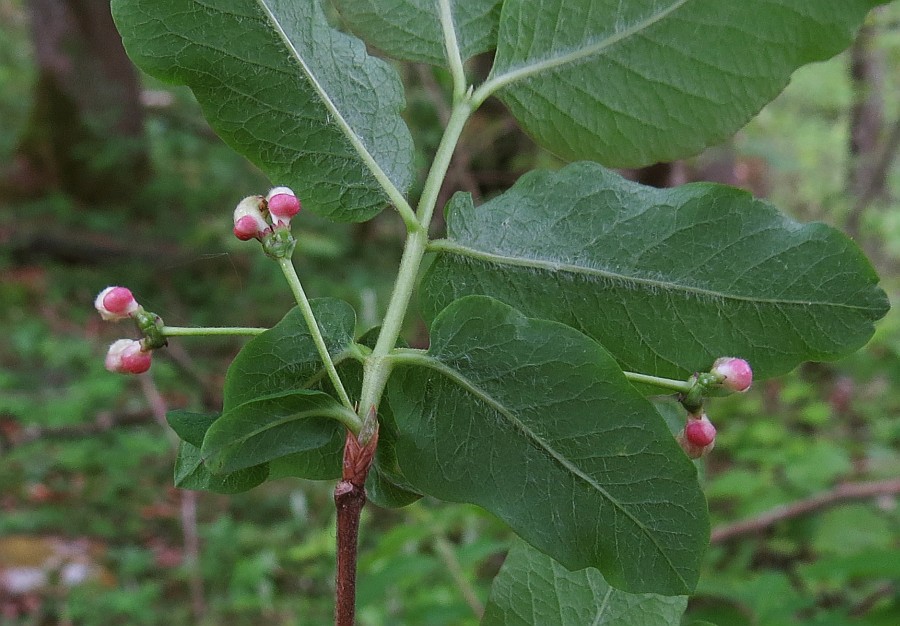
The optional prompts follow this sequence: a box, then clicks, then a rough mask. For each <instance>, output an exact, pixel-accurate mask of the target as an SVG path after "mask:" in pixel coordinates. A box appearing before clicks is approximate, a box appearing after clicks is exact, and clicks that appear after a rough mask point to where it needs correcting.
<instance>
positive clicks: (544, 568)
mask: <svg viewBox="0 0 900 626" xmlns="http://www.w3.org/2000/svg"><path fill="white" fill-rule="evenodd" d="M685 608H687V597H685V596H675V597H671V596H659V595H655V594H650V593H645V594H633V593H625V592H624V591H619V590H618V589H615V588H613V587H610V586H609V584H608V583H607V582H606V581H605V580H604V579H603V576H602V575H601V574H600V572H598V571H597V570H596V569H594V568H587V569H583V570H580V571H577V572H570V571H569V570H567V569H566V568H564V567H563V566H562V565H560V564H559V563H557V562H556V561H554V560H553V559H551V558H550V557H548V556H547V555H546V554H542V553H541V552H538V551H537V550H535V549H534V548H532V547H531V546H529V545H528V544H526V543H523V542H521V541H519V542H516V543H515V545H514V546H513V547H512V549H511V550H510V551H509V554H508V555H507V556H506V561H504V562H503V568H502V569H501V570H500V573H499V574H497V577H496V578H494V583H493V585H492V587H491V597H490V600H489V601H488V604H487V606H486V607H485V612H484V618H483V619H482V620H481V625H482V626H533V625H534V624H555V625H557V626H621V625H625V624H627V625H628V626H678V624H680V623H681V616H682V614H683V613H684V610H685Z"/></svg>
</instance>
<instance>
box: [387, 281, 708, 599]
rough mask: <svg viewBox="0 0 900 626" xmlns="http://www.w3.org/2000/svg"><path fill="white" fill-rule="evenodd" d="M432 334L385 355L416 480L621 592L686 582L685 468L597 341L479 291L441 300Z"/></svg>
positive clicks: (672, 590)
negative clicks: (419, 345) (425, 345)
mask: <svg viewBox="0 0 900 626" xmlns="http://www.w3.org/2000/svg"><path fill="white" fill-rule="evenodd" d="M431 342H432V343H431V347H430V348H429V350H428V352H427V353H426V352H419V351H400V352H399V353H396V354H395V356H394V357H393V358H394V359H395V365H394V370H393V374H392V376H391V378H390V380H389V381H388V389H387V391H388V396H389V399H390V402H391V408H392V410H393V412H394V419H395V422H396V424H397V427H398V431H399V438H398V440H397V459H398V461H399V464H400V468H401V469H402V470H403V474H404V476H405V477H406V478H407V479H408V480H409V482H410V483H411V484H412V486H413V487H414V488H416V489H418V490H420V491H422V492H423V493H426V494H430V495H432V496H435V497H437V498H441V499H443V500H449V501H453V502H470V503H473V504H478V505H480V506H482V507H484V508H486V509H487V510H489V511H491V512H492V513H494V514H496V515H497V516H499V517H500V518H501V519H503V520H504V521H506V522H507V523H508V524H509V525H510V526H511V527H512V528H513V529H514V530H515V531H516V532H517V533H518V534H519V536H521V537H522V538H523V539H525V540H526V541H528V542H529V543H530V544H531V545H533V546H535V547H537V548H538V549H540V550H542V551H544V552H546V553H547V554H549V555H551V556H552V557H553V558H554V559H556V560H558V561H560V562H561V563H563V564H564V565H565V566H566V567H568V568H570V569H578V568H584V567H596V568H598V569H600V570H601V571H602V572H603V574H604V576H605V577H606V578H607V580H608V581H610V583H611V584H614V585H616V586H617V587H621V588H623V589H625V590H628V591H631V592H653V593H663V594H670V595H671V594H683V593H687V592H689V591H690V590H691V589H692V588H693V587H694V585H695V583H696V580H697V573H698V568H699V564H700V559H701V557H702V554H703V550H704V547H705V546H706V543H707V539H708V536H709V522H708V519H707V512H706V502H705V500H704V498H703V494H702V493H701V491H700V487H699V485H698V484H697V476H696V471H695V469H694V466H693V465H692V464H691V462H690V461H689V460H688V459H687V457H686V456H685V455H684V453H683V452H682V451H681V449H680V448H679V447H678V445H677V444H676V443H675V440H674V438H673V437H672V435H671V433H669V430H668V428H667V427H666V425H665V423H664V422H663V421H662V419H661V418H660V416H659V414H658V413H657V412H656V411H655V409H654V408H653V406H652V405H651V404H650V403H649V401H647V400H646V399H645V398H644V397H643V396H641V395H640V394H639V393H638V392H637V391H636V390H635V389H634V388H633V387H632V386H631V385H630V384H629V383H628V381H627V380H626V379H625V377H624V375H623V374H622V372H621V370H619V368H618V366H617V365H616V363H615V361H614V360H613V358H612V357H611V356H610V355H609V354H608V353H607V352H606V351H605V350H603V348H601V347H600V346H599V345H598V344H597V343H596V342H594V341H593V340H591V339H589V338H588V337H586V336H584V335H582V334H581V333H579V332H577V331H575V330H573V329H571V328H568V327H566V326H563V325H562V324H557V323H555V322H549V321H545V320H534V319H528V318H526V317H524V316H523V315H522V314H520V313H518V312H517V311H515V310H514V309H512V308H510V307H508V306H507V305H505V304H503V303H501V302H498V301H496V300H493V299H491V298H485V297H469V298H463V299H461V300H458V301H456V302H454V303H453V304H451V305H450V306H449V307H447V309H445V310H444V311H443V312H442V313H441V314H440V315H439V316H438V318H437V319H436V320H435V321H434V324H433V326H432V332H431Z"/></svg>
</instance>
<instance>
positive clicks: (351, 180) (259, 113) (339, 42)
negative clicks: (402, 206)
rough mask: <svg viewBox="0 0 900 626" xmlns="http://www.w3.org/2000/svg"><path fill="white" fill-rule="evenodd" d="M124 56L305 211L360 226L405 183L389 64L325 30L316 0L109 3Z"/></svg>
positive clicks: (404, 152) (406, 148)
mask: <svg viewBox="0 0 900 626" xmlns="http://www.w3.org/2000/svg"><path fill="white" fill-rule="evenodd" d="M112 9H113V16H114V18H115V20H116V25H117V26H118V28H119V31H120V32H121V33H122V40H123V43H124V44H125V48H126V50H127V51H128V54H129V56H131V58H132V59H133V60H134V62H135V63H136V64H137V65H138V66H139V67H140V68H141V69H143V70H144V71H146V72H147V73H148V74H151V75H153V76H155V77H157V78H159V79H161V80H165V81H168V82H173V83H177V84H184V85H187V86H189V87H190V88H191V89H192V90H193V92H194V95H196V97H197V100H198V101H199V102H200V105H201V106H202V107H203V111H204V115H205V116H206V118H207V120H208V121H209V123H210V125H211V126H212V127H213V128H214V129H215V131H216V132H217V133H218V134H219V135H220V136H221V137H222V138H223V139H224V140H225V142H226V143H228V145H230V146H231V147H232V148H234V149H235V150H236V151H237V152H239V153H241V154H242V155H244V156H245V157H247V158H248V159H250V160H251V161H253V163H255V164H256V165H258V166H259V167H260V168H261V169H262V170H263V171H264V172H265V173H266V174H267V175H268V176H269V178H271V179H272V181H273V182H274V183H276V184H278V185H289V186H291V187H293V188H294V191H296V192H297V195H298V196H299V197H301V198H302V200H303V204H304V206H306V207H308V208H309V209H311V210H312V211H314V212H316V213H320V214H322V215H325V216H327V217H330V218H332V219H335V220H341V221H363V220H366V219H369V218H370V217H372V216H373V215H375V214H376V213H378V212H379V211H380V210H381V209H382V208H384V207H385V206H386V205H387V204H388V195H387V192H386V189H387V188H388V187H393V188H394V189H395V190H397V192H398V193H399V194H402V193H404V192H405V191H406V189H407V188H408V187H409V184H410V182H411V181H412V178H413V172H412V158H413V145H412V138H411V136H410V134H409V130H408V129H407V127H406V124H405V123H404V122H403V120H402V118H401V117H400V111H401V110H402V108H403V107H404V96H403V89H402V85H401V83H400V80H399V77H398V75H397V72H396V71H395V70H394V68H392V67H391V66H390V65H388V64H386V63H385V62H383V61H381V60H380V59H376V58H374V57H370V56H368V55H367V54H366V51H365V46H364V45H363V43H362V42H361V41H359V40H358V39H355V38H353V37H350V36H348V35H345V34H343V33H340V32H338V31H336V30H334V29H332V28H331V27H330V26H329V25H328V23H327V22H326V20H325V16H324V14H323V13H322V9H321V7H320V6H319V2H318V0H308V1H304V2H294V1H293V0H222V1H217V2H213V3H210V2H198V1H196V0H113V2H112Z"/></svg>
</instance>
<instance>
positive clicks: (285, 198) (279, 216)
mask: <svg viewBox="0 0 900 626" xmlns="http://www.w3.org/2000/svg"><path fill="white" fill-rule="evenodd" d="M266 203H267V204H268V206H269V213H270V214H271V215H272V219H273V221H274V222H275V223H276V224H290V223H291V218H292V217H294V216H295V215H297V213H298V212H299V211H300V201H299V200H297V196H295V195H294V192H293V190H291V188H290V187H275V188H273V189H272V190H271V191H269V193H268V195H267V196H266Z"/></svg>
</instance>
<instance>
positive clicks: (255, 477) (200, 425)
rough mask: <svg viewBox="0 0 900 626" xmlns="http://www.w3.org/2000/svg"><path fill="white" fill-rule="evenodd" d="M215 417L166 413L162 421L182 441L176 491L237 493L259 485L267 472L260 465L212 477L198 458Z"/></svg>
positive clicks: (176, 470) (266, 469)
mask: <svg viewBox="0 0 900 626" xmlns="http://www.w3.org/2000/svg"><path fill="white" fill-rule="evenodd" d="M218 417H219V416H218V414H215V413H213V414H208V413H191V412H189V411H181V410H178V411H169V412H168V413H167V414H166V419H167V420H168V422H169V425H170V426H171V427H172V430H174V431H175V432H176V433H177V434H178V436H179V437H181V439H182V440H183V441H182V442H181V443H180V444H179V446H178V456H177V457H176V459H175V486H176V487H178V488H179V489H192V490H195V491H211V492H213V493H240V492H242V491H247V490H248V489H252V488H253V487H256V486H257V485H259V484H261V483H263V482H264V481H265V480H266V477H267V476H268V474H269V468H268V467H267V466H266V465H265V464H263V465H257V466H255V467H248V468H246V469H242V470H240V471H237V472H233V473H230V474H218V475H213V474H211V473H210V472H209V470H208V469H207V468H206V466H205V465H203V460H202V459H201V456H200V446H201V444H202V443H203V437H204V435H206V431H207V430H209V427H210V426H211V425H212V423H213V422H214V421H216V419H218Z"/></svg>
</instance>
